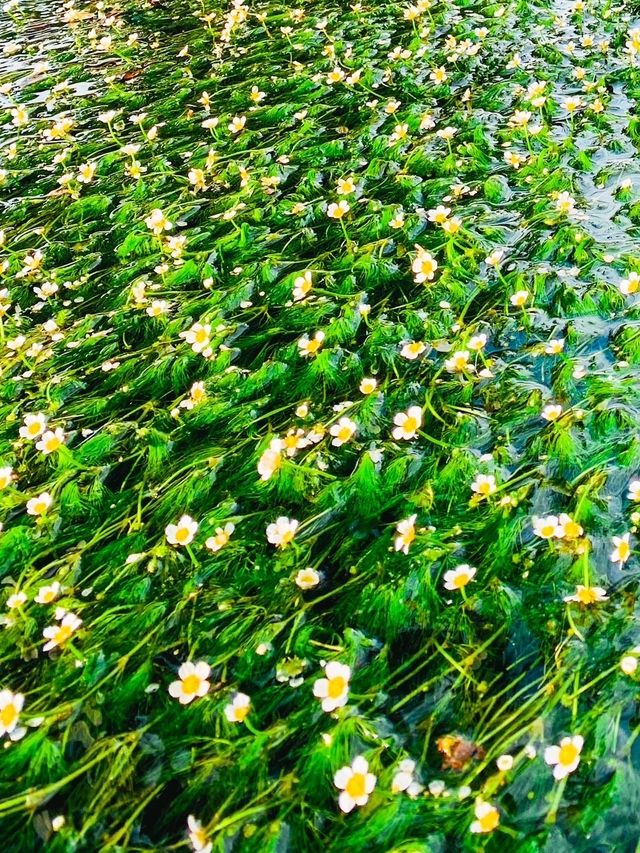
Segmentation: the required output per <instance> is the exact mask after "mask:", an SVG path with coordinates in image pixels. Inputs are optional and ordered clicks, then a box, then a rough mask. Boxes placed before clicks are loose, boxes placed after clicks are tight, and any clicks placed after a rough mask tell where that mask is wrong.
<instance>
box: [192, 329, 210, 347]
mask: <svg viewBox="0 0 640 853" xmlns="http://www.w3.org/2000/svg"><path fill="white" fill-rule="evenodd" d="M208 337H209V336H208V335H207V330H206V329H198V330H197V331H196V333H195V339H196V343H198V344H204V343H205V342H206V341H207V338H208Z"/></svg>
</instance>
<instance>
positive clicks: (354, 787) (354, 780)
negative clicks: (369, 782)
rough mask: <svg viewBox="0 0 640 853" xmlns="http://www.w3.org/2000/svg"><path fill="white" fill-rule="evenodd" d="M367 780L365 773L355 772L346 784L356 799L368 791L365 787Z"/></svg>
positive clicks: (351, 795) (346, 787) (346, 789)
mask: <svg viewBox="0 0 640 853" xmlns="http://www.w3.org/2000/svg"><path fill="white" fill-rule="evenodd" d="M365 784H366V780H365V777H364V773H354V774H353V776H352V777H351V778H350V779H349V781H348V782H347V784H346V786H345V791H346V792H347V794H349V796H350V797H353V799H354V800H357V799H358V798H359V797H363V796H364V795H365V793H366V788H365Z"/></svg>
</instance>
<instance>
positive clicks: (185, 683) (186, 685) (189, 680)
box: [182, 674, 200, 694]
mask: <svg viewBox="0 0 640 853" xmlns="http://www.w3.org/2000/svg"><path fill="white" fill-rule="evenodd" d="M199 687H200V678H199V677H198V676H197V675H195V674H194V675H188V676H187V677H186V678H184V679H183V680H182V689H183V690H184V692H185V693H189V694H191V693H197V692H198V688H199Z"/></svg>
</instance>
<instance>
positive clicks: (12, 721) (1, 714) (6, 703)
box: [0, 690, 26, 740]
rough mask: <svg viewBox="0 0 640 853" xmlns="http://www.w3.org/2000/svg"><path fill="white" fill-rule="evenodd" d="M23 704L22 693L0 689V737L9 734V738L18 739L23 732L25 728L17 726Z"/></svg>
mask: <svg viewBox="0 0 640 853" xmlns="http://www.w3.org/2000/svg"><path fill="white" fill-rule="evenodd" d="M23 705H24V696H23V695H22V693H12V692H11V691H10V690H0V737H4V735H9V738H10V739H11V740H19V739H20V738H21V737H22V736H23V735H24V734H25V731H26V730H25V729H24V728H19V727H18V720H19V719H20V711H22V707H23Z"/></svg>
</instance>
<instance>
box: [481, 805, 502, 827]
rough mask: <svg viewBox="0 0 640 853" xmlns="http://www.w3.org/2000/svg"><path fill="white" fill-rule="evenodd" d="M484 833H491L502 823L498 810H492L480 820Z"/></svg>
mask: <svg viewBox="0 0 640 853" xmlns="http://www.w3.org/2000/svg"><path fill="white" fill-rule="evenodd" d="M478 823H479V824H480V826H481V827H482V831H483V832H491V831H492V830H494V829H495V828H496V826H497V825H498V824H499V823H500V814H499V812H498V810H497V809H492V810H491V811H490V812H487V814H486V815H484V816H483V817H481V818H480V819H479V820H478Z"/></svg>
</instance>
